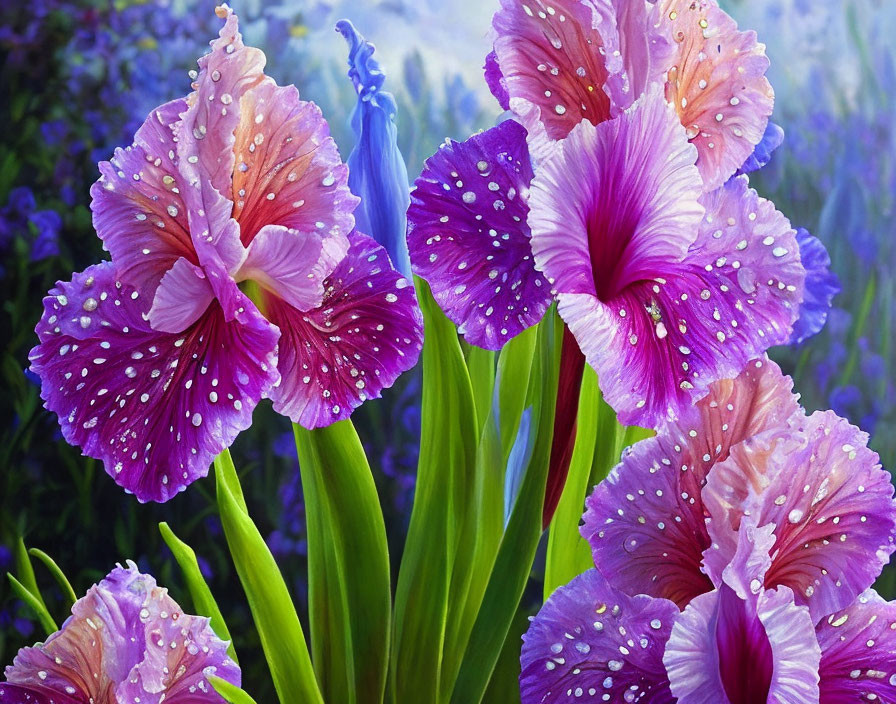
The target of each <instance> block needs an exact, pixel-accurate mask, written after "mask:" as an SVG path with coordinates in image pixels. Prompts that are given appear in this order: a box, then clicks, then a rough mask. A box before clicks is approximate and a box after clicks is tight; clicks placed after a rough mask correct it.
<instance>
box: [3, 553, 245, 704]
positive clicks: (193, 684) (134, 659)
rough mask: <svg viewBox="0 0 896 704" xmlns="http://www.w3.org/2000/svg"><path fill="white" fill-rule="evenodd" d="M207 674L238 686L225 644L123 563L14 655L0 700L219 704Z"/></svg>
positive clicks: (203, 621) (6, 703) (19, 703)
mask: <svg viewBox="0 0 896 704" xmlns="http://www.w3.org/2000/svg"><path fill="white" fill-rule="evenodd" d="M210 675H214V676H216V677H220V678H221V679H224V680H226V681H228V682H230V683H231V684H234V685H237V686H239V684H240V670H239V667H237V665H236V663H234V662H233V660H231V659H230V658H229V657H228V655H227V644H226V643H225V642H223V641H222V640H221V639H220V638H218V637H217V636H216V635H215V633H214V631H212V629H211V627H210V626H209V621H208V619H207V618H203V617H201V616H191V615H189V614H185V613H184V612H183V610H182V609H181V608H180V606H178V605H177V603H175V601H174V600H173V599H172V598H171V597H170V596H168V592H167V590H166V589H163V588H161V587H159V586H157V585H156V582H155V580H154V579H153V578H152V577H150V576H149V575H145V574H141V573H140V572H139V571H138V570H137V567H136V565H134V564H133V563H129V565H128V567H127V568H123V567H118V568H116V569H114V570H113V571H112V572H111V573H110V574H109V575H108V576H107V577H106V578H105V579H104V580H103V581H101V582H100V583H99V584H96V585H94V586H93V587H91V588H90V590H89V591H88V592H87V594H86V595H85V596H84V597H83V598H81V599H79V600H78V601H77V602H76V603H75V605H74V606H73V607H72V615H71V617H70V618H69V619H68V620H67V621H66V622H65V623H64V624H63V626H62V628H61V629H60V630H59V631H57V632H56V633H54V634H53V635H51V636H50V637H49V638H48V639H47V640H46V642H44V643H38V644H37V645H35V646H34V647H31V648H23V649H22V650H20V651H19V654H18V655H17V656H16V658H15V661H14V662H13V664H12V665H11V666H9V667H7V668H6V681H5V682H2V683H0V702H2V703H3V704H88V703H90V702H96V703H97V704H99V703H100V702H143V703H144V704H161V702H163V701H164V702H166V703H167V704H203V703H205V702H208V703H209V704H211V703H212V702H214V703H215V704H218V703H221V704H223V702H224V699H223V698H222V697H220V696H219V695H218V694H217V693H216V692H215V690H214V689H213V688H212V686H211V685H210V684H209V682H208V676H210Z"/></svg>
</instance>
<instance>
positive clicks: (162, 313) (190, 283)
mask: <svg viewBox="0 0 896 704" xmlns="http://www.w3.org/2000/svg"><path fill="white" fill-rule="evenodd" d="M214 297H215V292H214V291H213V290H212V287H211V284H209V282H208V279H207V278H206V276H205V271H204V270H203V269H202V268H201V267H198V266H196V265H195V264H191V263H190V262H189V261H188V260H186V259H184V258H183V257H181V258H180V259H178V260H177V261H176V262H174V266H172V267H171V268H170V269H169V270H168V271H167V272H166V273H165V275H164V276H163V277H162V280H161V282H160V283H159V287H158V288H157V289H156V295H155V296H154V297H153V300H152V308H150V310H149V324H150V325H151V326H152V329H153V330H156V331H158V332H171V333H178V332H181V331H182V330H186V329H187V328H188V327H190V326H191V325H192V324H193V323H195V322H196V321H197V320H199V318H201V317H202V314H203V313H205V311H206V309H207V308H208V306H209V304H210V303H211V302H212V300H213V299H214Z"/></svg>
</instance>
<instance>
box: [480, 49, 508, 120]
mask: <svg viewBox="0 0 896 704" xmlns="http://www.w3.org/2000/svg"><path fill="white" fill-rule="evenodd" d="M482 68H483V70H484V71H485V82H486V83H487V84H488V89H489V90H490V91H491V92H492V95H493V96H495V100H497V101H498V104H499V105H500V106H501V109H502V110H510V95H509V94H508V93H507V83H506V81H505V80H504V74H503V73H501V67H500V66H499V65H498V55H497V54H495V51H494V49H493V50H492V51H490V52H489V53H488V54H487V55H486V57H485V66H483V67H482Z"/></svg>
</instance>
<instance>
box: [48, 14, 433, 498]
mask: <svg viewBox="0 0 896 704" xmlns="http://www.w3.org/2000/svg"><path fill="white" fill-rule="evenodd" d="M218 14H219V16H220V17H222V18H225V19H226V22H225V24H224V26H223V28H222V29H221V32H220V36H219V38H218V39H217V40H215V41H214V42H213V43H212V51H211V53H210V54H207V55H206V56H204V57H203V58H202V59H200V61H199V69H200V70H199V72H198V74H197V75H196V77H195V82H194V84H193V88H194V91H193V93H191V94H190V96H188V97H187V98H186V99H180V100H175V101H172V102H170V103H167V104H165V105H162V106H160V107H159V108H158V109H156V110H154V111H153V112H152V114H151V115H150V116H149V117H148V118H147V120H146V122H145V123H144V124H143V126H142V127H141V128H140V129H139V130H138V131H137V134H136V135H135V140H134V144H133V145H131V146H130V147H128V148H127V149H124V150H121V149H119V150H117V151H116V153H115V155H114V157H113V158H112V160H111V161H110V162H104V163H102V164H100V171H101V174H102V176H101V178H100V180H99V181H98V182H97V183H96V184H95V185H94V187H93V189H92V191H91V194H92V196H93V206H92V207H93V215H94V225H95V227H96V230H97V233H98V235H99V236H100V238H101V239H102V240H103V244H104V246H105V248H106V249H108V251H109V252H110V254H111V262H104V263H102V264H98V265H95V266H92V267H90V268H89V269H87V270H86V271H84V272H82V273H79V274H75V275H74V277H73V278H72V280H71V281H70V282H60V283H58V284H57V287H56V288H55V289H53V290H52V291H51V292H50V295H49V296H48V297H47V298H46V299H45V300H44V315H43V317H42V319H41V321H40V323H39V324H38V326H37V333H38V336H39V338H40V344H39V345H37V347H35V348H34V349H33V350H32V352H31V355H30V359H31V363H32V369H33V371H34V372H36V373H37V374H38V375H39V376H40V377H41V380H42V391H41V393H42V397H43V398H44V401H45V402H46V407H47V408H48V409H50V410H52V411H54V412H56V413H57V414H58V416H59V419H60V423H61V426H62V431H63V434H64V436H65V438H66V439H67V440H68V441H69V442H70V443H72V444H75V445H79V446H80V447H81V448H82V449H83V451H84V453H85V454H87V455H89V456H92V457H96V458H98V459H101V460H102V461H103V462H104V464H105V467H106V471H107V472H108V473H109V474H110V475H112V476H113V477H114V478H115V480H116V481H117V482H118V483H119V484H120V485H121V486H123V487H125V489H127V490H128V491H130V492H133V493H134V494H135V495H136V496H137V498H138V499H140V500H141V501H147V500H153V501H165V500H167V499H169V498H170V497H171V496H173V495H174V494H175V493H176V492H177V491H180V490H183V489H184V488H185V487H186V486H187V485H188V484H190V483H191V482H192V481H194V480H195V479H196V478H198V477H199V476H204V475H205V474H206V473H207V471H208V466H209V464H210V463H211V461H212V459H213V458H214V456H215V455H216V454H218V453H219V452H221V451H222V450H223V449H225V448H226V447H228V446H229V445H230V443H231V442H233V440H234V438H235V437H236V435H237V434H238V433H239V432H240V431H241V430H244V429H245V428H247V427H248V426H249V425H250V423H251V417H252V411H253V409H254V407H255V406H256V404H257V403H258V402H259V400H260V399H261V398H270V399H272V401H273V403H274V408H275V410H277V411H278V412H280V413H283V414H284V415H287V416H289V417H290V418H291V419H292V420H293V421H294V422H297V423H300V424H301V425H303V426H304V427H307V428H316V427H320V426H324V425H327V424H329V423H332V422H334V421H337V420H341V419H343V418H346V417H348V416H349V414H350V413H351V412H352V410H353V409H354V408H355V407H357V406H358V405H360V404H361V403H362V402H363V401H364V400H366V399H368V398H375V397H377V396H378V395H379V393H380V390H381V389H382V388H384V387H387V386H389V385H391V384H392V383H393V382H394V381H395V379H396V378H397V377H398V375H399V374H401V373H402V372H403V371H405V370H407V369H409V368H410V367H411V366H413V364H414V363H415V362H416V359H417V356H418V354H419V350H420V346H421V336H422V321H421V318H420V313H419V310H418V309H417V307H416V301H415V297H414V292H413V288H412V287H410V286H409V284H408V282H407V280H406V279H405V278H404V277H402V276H401V275H400V274H398V273H397V272H395V271H394V270H393V269H392V267H391V266H390V264H389V260H388V257H387V255H386V253H385V251H384V250H383V249H382V248H381V247H380V246H379V245H377V244H376V243H375V242H374V241H373V240H372V239H371V238H369V237H367V236H366V235H364V234H361V233H360V232H358V231H356V230H354V229H353V227H354V218H353V216H352V211H353V210H354V208H355V206H356V204H357V198H355V197H354V196H353V195H352V194H351V193H350V192H349V189H348V186H347V183H346V181H347V177H348V174H347V169H346V167H345V165H344V164H342V163H341V161H340V159H339V154H338V151H337V149H336V145H335V143H334V142H333V140H332V139H331V138H330V136H329V129H328V127H327V123H326V122H325V120H324V119H323V117H322V115H321V113H320V110H319V109H318V108H317V107H316V106H315V105H314V104H313V103H309V102H305V101H302V100H300V98H299V94H298V91H297V90H296V89H295V87H293V86H288V87H280V86H278V85H276V84H275V83H274V81H273V80H271V79H270V78H268V77H266V76H265V75H264V73H263V68H264V62H265V59H264V54H262V52H261V51H259V50H257V49H253V48H250V47H246V46H245V45H244V44H243V42H242V38H241V36H240V33H239V30H238V25H237V18H236V16H235V15H234V14H233V13H232V12H231V10H230V9H229V8H228V7H227V6H226V5H225V6H222V7H220V8H218Z"/></svg>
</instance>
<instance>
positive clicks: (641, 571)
mask: <svg viewBox="0 0 896 704" xmlns="http://www.w3.org/2000/svg"><path fill="white" fill-rule="evenodd" d="M791 387H792V381H791V380H790V377H785V376H783V375H782V374H781V370H780V369H779V368H778V366H777V365H776V364H775V363H774V362H771V361H769V360H764V361H756V362H754V363H751V364H749V365H747V367H746V368H745V369H744V371H743V372H742V373H741V374H740V376H738V377H737V379H735V380H728V379H726V380H722V381H717V382H715V383H714V384H712V385H711V386H710V389H709V393H708V394H707V395H706V396H705V397H704V398H703V399H701V400H700V401H698V402H697V404H696V405H695V406H693V407H692V408H690V409H687V410H686V411H685V412H684V415H682V417H681V418H680V419H678V420H677V421H675V422H672V423H669V424H667V425H664V426H662V427H660V428H659V430H658V432H657V435H656V437H654V438H650V439H647V440H644V441H642V442H639V443H638V444H636V445H635V446H634V447H632V448H631V449H630V451H628V452H627V453H626V454H624V455H623V458H622V462H621V463H620V464H619V465H618V466H617V467H616V468H615V469H614V470H613V471H612V472H611V473H610V475H609V476H608V477H607V479H605V480H604V481H603V482H601V483H600V484H599V485H598V486H597V487H596V488H595V490H594V493H593V494H592V495H591V496H590V497H589V498H588V499H587V500H586V502H585V507H586V510H585V515H584V525H583V526H582V528H581V532H582V536H583V537H584V538H585V539H586V540H588V542H589V543H590V544H591V549H592V553H593V555H594V563H595V564H596V565H597V566H598V568H599V569H600V571H601V573H602V574H603V575H604V576H605V577H606V578H607V579H608V580H609V581H610V582H611V583H612V584H613V585H614V586H615V587H616V588H617V589H621V590H622V591H624V592H625V593H627V594H649V595H651V596H654V597H662V598H665V599H670V600H672V601H674V602H675V603H676V604H678V606H679V607H680V608H684V607H685V606H686V605H687V604H688V602H690V601H691V599H693V598H694V597H696V596H697V595H699V594H702V593H704V592H706V591H709V590H711V589H712V588H713V583H712V582H711V581H710V580H709V578H708V577H707V576H706V575H705V574H704V573H703V570H702V568H701V563H702V559H703V551H704V550H706V549H707V548H708V547H709V546H710V536H709V532H708V531H707V528H706V510H705V508H704V506H703V501H702V498H701V490H702V488H703V485H704V483H705V481H706V476H707V474H708V473H709V472H710V470H711V469H712V467H713V465H714V464H715V463H716V462H720V461H722V460H724V459H725V458H726V457H727V456H728V453H729V452H730V449H731V447H732V446H734V445H737V444H738V443H741V442H743V441H744V440H746V439H748V438H750V437H752V436H754V435H756V434H757V433H761V432H763V431H765V430H767V429H769V428H773V427H778V426H782V427H786V425H787V423H789V422H792V420H793V419H794V418H797V417H799V416H800V415H801V410H800V408H799V406H798V405H797V402H796V398H797V397H796V396H794V395H793V394H792V393H791Z"/></svg>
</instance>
